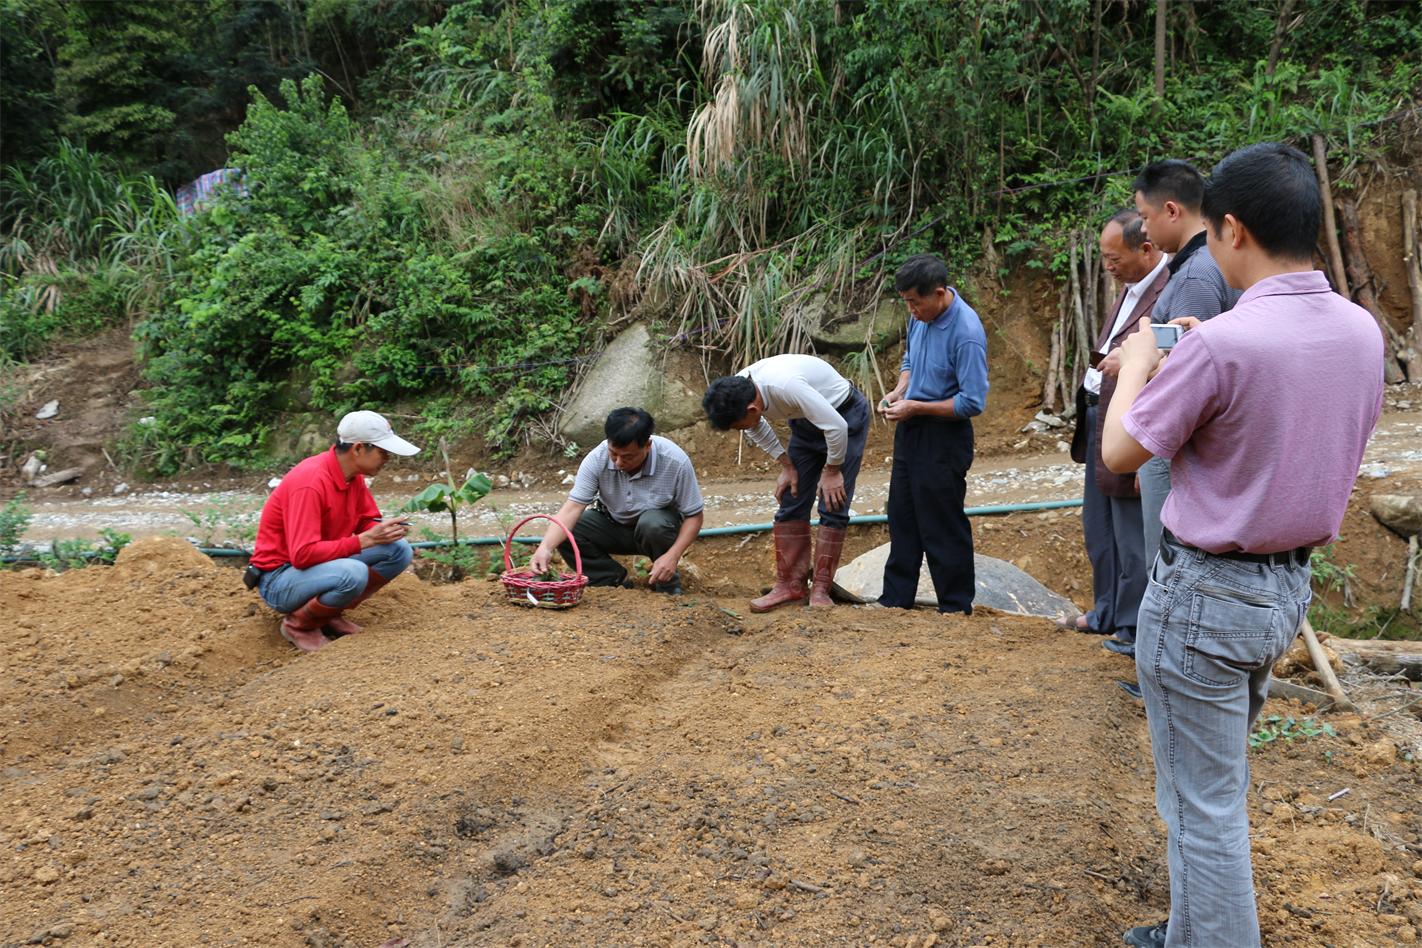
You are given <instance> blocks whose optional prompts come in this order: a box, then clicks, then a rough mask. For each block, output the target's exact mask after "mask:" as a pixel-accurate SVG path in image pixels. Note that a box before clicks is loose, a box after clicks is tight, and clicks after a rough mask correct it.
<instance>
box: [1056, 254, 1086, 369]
mask: <svg viewBox="0 0 1422 948" xmlns="http://www.w3.org/2000/svg"><path fill="white" fill-rule="evenodd" d="M1081 262H1082V261H1081V252H1080V248H1078V246H1077V235H1076V234H1072V237H1071V309H1072V316H1073V319H1072V322H1073V324H1074V325H1075V327H1076V361H1075V363H1073V364H1072V371H1071V385H1070V386H1069V387H1068V388H1069V389H1070V391H1071V392H1072V394H1073V396H1074V395H1075V394H1076V387H1077V385H1079V384H1081V379H1082V376H1084V375H1085V374H1086V363H1087V354H1088V353H1089V352H1090V351H1091V340H1090V339H1088V338H1086V308H1085V307H1084V306H1083V305H1082V298H1081V297H1082V288H1081ZM1062 348H1063V349H1065V348H1066V346H1065V345H1063V346H1062ZM1063 397H1065V391H1064V392H1063Z"/></svg>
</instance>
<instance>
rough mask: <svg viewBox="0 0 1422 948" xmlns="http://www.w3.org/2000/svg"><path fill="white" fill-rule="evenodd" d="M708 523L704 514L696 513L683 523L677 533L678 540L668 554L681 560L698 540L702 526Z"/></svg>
mask: <svg viewBox="0 0 1422 948" xmlns="http://www.w3.org/2000/svg"><path fill="white" fill-rule="evenodd" d="M705 522H706V515H705V514H704V513H695V514H692V515H691V516H690V517H687V518H686V519H685V520H683V521H682V522H681V529H680V530H678V531H677V533H676V540H675V541H674V542H673V543H672V545H671V549H669V550H667V552H668V553H671V554H673V555H674V556H676V558H677V559H681V555H682V554H683V553H685V552H686V551H687V548H688V547H690V546H691V544H692V543H693V542H695V540H696V535H697V534H698V533H700V532H701V525H702V524H703V523H705Z"/></svg>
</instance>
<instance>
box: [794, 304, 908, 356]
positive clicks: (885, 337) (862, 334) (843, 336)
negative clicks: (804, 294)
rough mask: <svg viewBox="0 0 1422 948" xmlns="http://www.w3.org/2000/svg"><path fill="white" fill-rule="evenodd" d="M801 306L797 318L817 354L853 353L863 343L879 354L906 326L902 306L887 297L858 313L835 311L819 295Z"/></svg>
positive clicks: (862, 345)
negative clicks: (803, 324)
mask: <svg viewBox="0 0 1422 948" xmlns="http://www.w3.org/2000/svg"><path fill="white" fill-rule="evenodd" d="M801 305H802V307H803V308H802V309H801V311H800V312H799V313H798V314H797V315H799V316H800V317H801V318H802V319H803V320H804V322H805V324H806V326H807V327H808V329H809V333H810V341H811V342H812V343H814V345H815V351H817V352H837V353H845V352H857V351H859V350H861V349H863V348H864V344H865V343H866V342H868V343H869V344H870V345H871V346H873V347H874V349H875V350H876V351H878V350H882V349H885V348H887V347H889V346H891V345H893V344H894V343H895V342H897V341H898V340H899V338H900V337H902V336H903V333H904V327H906V326H907V325H908V311H907V310H905V309H904V304H903V303H902V302H901V301H900V300H898V299H897V298H895V297H891V296H886V297H882V298H880V299H879V301H878V302H877V303H875V304H874V305H873V306H871V307H870V308H869V309H867V310H862V311H848V312H847V311H844V310H841V309H838V308H837V307H835V306H832V305H830V302H829V299H828V298H827V297H826V296H825V295H824V294H822V293H821V294H816V295H815V296H812V297H810V298H809V299H808V300H806V301H805V302H804V303H803V304H801Z"/></svg>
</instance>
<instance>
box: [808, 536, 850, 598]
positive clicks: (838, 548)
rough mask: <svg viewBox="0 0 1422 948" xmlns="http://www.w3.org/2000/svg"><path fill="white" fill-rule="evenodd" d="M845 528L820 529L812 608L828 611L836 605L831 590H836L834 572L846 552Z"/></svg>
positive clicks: (811, 592) (816, 549)
mask: <svg viewBox="0 0 1422 948" xmlns="http://www.w3.org/2000/svg"><path fill="white" fill-rule="evenodd" d="M844 534H845V530H844V528H843V527H824V526H822V527H820V537H819V542H818V543H817V544H815V577H814V580H813V585H811V587H810V608H812V609H828V608H830V607H831V606H833V605H834V598H833V597H832V596H831V595H830V590H831V589H832V588H834V571H835V570H837V569H839V555H840V554H841V553H843V552H844Z"/></svg>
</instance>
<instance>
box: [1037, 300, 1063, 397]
mask: <svg viewBox="0 0 1422 948" xmlns="http://www.w3.org/2000/svg"><path fill="white" fill-rule="evenodd" d="M1063 299H1065V296H1063ZM1061 347H1062V322H1061V317H1060V315H1059V316H1058V317H1057V321H1056V322H1055V323H1053V324H1052V344H1051V349H1050V350H1049V351H1048V353H1047V378H1046V379H1045V380H1044V381H1043V383H1042V408H1043V409H1045V410H1046V411H1055V410H1056V407H1057V358H1058V357H1059V356H1060V354H1061Z"/></svg>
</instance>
